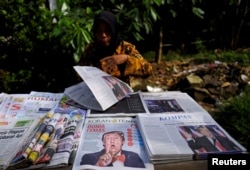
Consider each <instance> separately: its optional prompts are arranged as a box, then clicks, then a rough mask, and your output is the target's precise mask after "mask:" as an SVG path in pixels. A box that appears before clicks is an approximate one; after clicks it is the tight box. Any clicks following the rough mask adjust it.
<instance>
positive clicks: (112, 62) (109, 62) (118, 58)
mask: <svg viewBox="0 0 250 170" xmlns="http://www.w3.org/2000/svg"><path fill="white" fill-rule="evenodd" d="M127 59H128V55H127V54H119V55H112V56H108V57H105V58H103V59H101V60H100V62H101V63H105V64H104V65H103V68H102V69H103V70H104V71H105V72H107V73H111V72H112V71H113V70H114V69H115V67H116V66H117V65H119V64H122V63H125V62H126V61H127Z"/></svg>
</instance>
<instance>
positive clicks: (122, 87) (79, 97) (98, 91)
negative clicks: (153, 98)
mask: <svg viewBox="0 0 250 170" xmlns="http://www.w3.org/2000/svg"><path fill="white" fill-rule="evenodd" d="M74 69H75V70H76V72H77V73H78V74H79V76H80V77H81V78H82V79H83V81H84V82H82V83H79V84H77V85H74V86H73V87H68V88H66V89H65V94H66V95H67V96H68V97H70V98H71V99H73V100H74V101H75V102H77V103H79V104H80V105H82V106H84V107H85V108H87V109H93V110H98V111H104V110H106V109H107V108H109V107H111V106H112V105H114V104H115V103H117V102H118V101H119V100H121V99H123V98H124V97H125V96H127V95H128V94H129V93H131V92H133V90H132V88H130V87H129V85H128V84H126V83H125V82H123V81H121V80H119V79H118V78H116V77H113V76H111V75H109V74H107V73H105V72H103V71H102V70H100V69H99V68H96V67H91V66H74ZM72 88H73V89H72ZM94 100H96V101H94Z"/></svg>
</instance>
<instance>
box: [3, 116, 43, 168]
mask: <svg viewBox="0 0 250 170" xmlns="http://www.w3.org/2000/svg"><path fill="white" fill-rule="evenodd" d="M39 121H40V118H38V117H37V118H35V117H33V118H20V119H13V118H0V150H1V152H0V169H6V168H7V167H8V166H9V164H10V162H11V160H12V159H13V157H14V156H15V154H16V153H17V152H18V151H19V150H20V149H21V147H22V146H23V145H24V143H25V142H26V140H27V139H28V138H29V136H30V134H32V132H33V131H34V129H35V127H36V126H37V125H38V124H39Z"/></svg>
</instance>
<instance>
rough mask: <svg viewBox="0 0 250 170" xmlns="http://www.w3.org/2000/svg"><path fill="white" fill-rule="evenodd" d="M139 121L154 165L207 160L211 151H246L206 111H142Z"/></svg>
mask: <svg viewBox="0 0 250 170" xmlns="http://www.w3.org/2000/svg"><path fill="white" fill-rule="evenodd" d="M137 124H138V127H139V129H140V132H141V134H142V137H143V140H144V143H145V145H146V149H147V153H148V155H149V157H150V160H151V161H152V163H154V164H158V163H170V162H183V161H188V160H189V161H190V160H194V159H198V160H200V159H207V155H208V154H210V153H230V154H233V153H245V152H246V148H244V147H243V146H242V145H240V144H239V143H238V142H237V141H236V140H235V139H233V138H232V137H231V136H230V135H229V134H228V133H227V132H226V131H225V130H224V129H223V128H222V127H221V126H220V125H219V124H218V123H217V122H216V121H215V120H214V119H213V118H212V117H211V116H210V115H209V114H208V113H207V114H206V112H192V113H190V112H183V113H179V114H176V113H169V114H155V115H143V114H139V115H138V116H137ZM217 143H220V145H217Z"/></svg>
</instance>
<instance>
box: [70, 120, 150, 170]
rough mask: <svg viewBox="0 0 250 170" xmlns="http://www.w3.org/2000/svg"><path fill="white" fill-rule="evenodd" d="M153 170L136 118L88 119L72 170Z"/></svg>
mask: <svg viewBox="0 0 250 170" xmlns="http://www.w3.org/2000/svg"><path fill="white" fill-rule="evenodd" d="M78 169H96V170H98V169H102V170H117V169H119V170H120V169H126V170H130V169H131V170H132V169H133V170H135V169H136V170H146V169H148V170H153V169H154V166H153V164H151V163H150V161H149V158H148V156H147V153H146V150H145V146H144V143H143V140H142V137H141V134H140V131H139V129H138V128H137V125H136V120H135V118H132V117H113V118H110V117H109V118H107V117H104V118H86V120H85V124H84V128H83V130H82V136H81V140H80V145H79V147H78V150H77V153H76V159H75V162H74V164H73V170H78Z"/></svg>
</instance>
